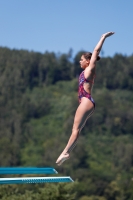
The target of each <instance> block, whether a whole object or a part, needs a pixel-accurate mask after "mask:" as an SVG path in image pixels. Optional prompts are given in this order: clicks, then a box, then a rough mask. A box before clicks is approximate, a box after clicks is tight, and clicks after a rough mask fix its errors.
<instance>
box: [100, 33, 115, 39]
mask: <svg viewBox="0 0 133 200" xmlns="http://www.w3.org/2000/svg"><path fill="white" fill-rule="evenodd" d="M114 33H115V32H107V33H104V34H103V35H102V37H104V38H107V37H110V36H111V35H113V34H114Z"/></svg>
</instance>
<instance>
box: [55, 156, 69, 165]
mask: <svg viewBox="0 0 133 200" xmlns="http://www.w3.org/2000/svg"><path fill="white" fill-rule="evenodd" d="M69 157H70V156H69V153H62V154H61V155H60V156H59V158H58V159H57V161H56V164H57V165H58V166H60V165H61V164H62V163H63V162H64V161H65V160H68V159H69Z"/></svg>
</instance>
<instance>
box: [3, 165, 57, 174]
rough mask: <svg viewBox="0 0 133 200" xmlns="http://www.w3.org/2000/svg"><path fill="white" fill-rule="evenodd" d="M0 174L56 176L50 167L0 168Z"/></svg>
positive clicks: (55, 172)
mask: <svg viewBox="0 0 133 200" xmlns="http://www.w3.org/2000/svg"><path fill="white" fill-rule="evenodd" d="M0 174H58V172H57V171H56V170H55V169H54V168H51V167H47V168H41V167H0Z"/></svg>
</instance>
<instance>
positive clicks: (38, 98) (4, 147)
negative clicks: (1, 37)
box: [0, 47, 133, 200]
mask: <svg viewBox="0 0 133 200" xmlns="http://www.w3.org/2000/svg"><path fill="white" fill-rule="evenodd" d="M81 54H82V52H79V53H77V55H76V56H75V57H74V58H73V59H72V52H71V50H70V52H68V54H55V53H49V52H45V53H44V54H41V53H38V52H29V51H25V50H15V49H13V50H11V49H8V48H2V47H1V48H0V165H1V166H40V167H46V166H50V167H54V168H56V170H57V171H58V172H59V174H58V175H63V176H71V177H72V178H73V179H74V180H76V182H75V183H71V184H40V185H39V184H36V185H3V186H0V198H1V199H2V200H9V199H12V200H18V199H19V200H23V199H27V200H31V199H36V200H43V199H44V200H56V199H58V200H65V199H67V200H72V199H76V200H132V199H133V182H132V177H133V122H132V119H133V94H132V90H133V55H132V56H123V55H120V54H116V55H114V57H106V58H102V59H101V61H99V62H98V63H97V74H96V81H95V85H94V90H93V98H94V99H95V101H96V111H95V113H94V115H93V116H92V117H91V118H90V119H89V120H88V122H87V124H86V126H85V127H84V129H83V130H82V133H81V135H80V139H79V142H78V144H77V146H76V148H75V149H74V151H73V153H72V154H71V159H69V160H68V161H66V162H65V163H64V165H62V166H61V167H58V166H56V164H55V161H56V159H57V157H58V156H59V154H60V153H61V151H62V150H63V148H64V147H65V145H66V143H67V141H68V138H69V136H70V134H71V128H72V124H73V117H74V113H75V110H76V108H77V106H78V101H77V89H78V75H79V73H80V72H81V69H80V67H79V59H80V56H81Z"/></svg>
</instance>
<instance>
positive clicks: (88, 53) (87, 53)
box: [83, 52, 100, 61]
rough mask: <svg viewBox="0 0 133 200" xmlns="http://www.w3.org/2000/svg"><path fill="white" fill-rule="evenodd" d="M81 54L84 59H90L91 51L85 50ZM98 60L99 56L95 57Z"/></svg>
mask: <svg viewBox="0 0 133 200" xmlns="http://www.w3.org/2000/svg"><path fill="white" fill-rule="evenodd" d="M83 56H84V57H85V59H89V60H90V59H91V56H92V53H91V52H86V53H83ZM98 60H100V56H98V57H97V61H98Z"/></svg>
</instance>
